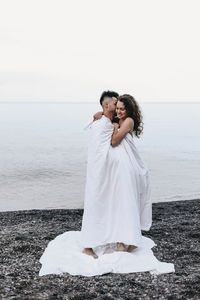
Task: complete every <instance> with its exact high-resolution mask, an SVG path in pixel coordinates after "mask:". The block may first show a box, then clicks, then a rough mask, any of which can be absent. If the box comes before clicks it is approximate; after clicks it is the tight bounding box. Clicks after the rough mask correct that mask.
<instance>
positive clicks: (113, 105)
mask: <svg viewBox="0 0 200 300" xmlns="http://www.w3.org/2000/svg"><path fill="white" fill-rule="evenodd" d="M116 105H117V98H115V97H112V101H111V102H109V103H108V111H109V112H112V113H115V111H116Z"/></svg>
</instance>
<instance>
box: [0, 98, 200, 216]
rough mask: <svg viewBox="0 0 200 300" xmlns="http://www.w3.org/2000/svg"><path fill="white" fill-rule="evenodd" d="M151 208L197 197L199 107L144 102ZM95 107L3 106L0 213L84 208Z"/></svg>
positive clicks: (140, 142) (143, 145) (143, 149)
mask: <svg viewBox="0 0 200 300" xmlns="http://www.w3.org/2000/svg"><path fill="white" fill-rule="evenodd" d="M140 106H141V109H142V112H143V115H144V134H143V135H142V137H141V138H140V139H137V138H135V142H136V145H137V147H138V150H139V152H140V154H141V156H142V158H143V159H144V161H145V162H146V164H147V165H148V167H149V170H150V174H151V184H152V200H153V202H160V201H173V200H185V199H197V198H200V130H199V128H200V112H199V109H200V104H195V103H193V104H190V103H182V104H181V103H179V104H176V103H171V104H167V103H141V104H140ZM98 110H100V106H99V105H98V104H95V103H28V102H27V103H0V136H1V147H0V155H1V156H0V157H1V159H0V210H1V211H5V210H18V209H33V208H40V209H45V208H82V207H83V201H84V185H85V172H86V159H87V142H88V132H87V131H84V130H83V127H84V125H85V123H86V122H87V121H88V120H89V119H90V117H91V116H92V115H93V114H94V113H95V112H96V111H98Z"/></svg>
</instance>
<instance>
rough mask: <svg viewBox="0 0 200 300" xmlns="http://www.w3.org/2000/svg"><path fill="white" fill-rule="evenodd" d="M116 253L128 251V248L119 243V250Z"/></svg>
mask: <svg viewBox="0 0 200 300" xmlns="http://www.w3.org/2000/svg"><path fill="white" fill-rule="evenodd" d="M116 251H127V250H126V247H125V245H124V244H123V243H117V250H116Z"/></svg>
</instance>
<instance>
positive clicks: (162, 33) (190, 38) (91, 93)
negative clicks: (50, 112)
mask: <svg viewBox="0 0 200 300" xmlns="http://www.w3.org/2000/svg"><path fill="white" fill-rule="evenodd" d="M0 7H1V8H0V101H7V100H12V101H15V100H22V101H25V100H28V101H39V100H55V101H57V100H59V101H60V100H63V101H96V100H97V99H98V98H99V95H100V94H101V92H102V91H103V90H105V89H114V90H116V91H118V92H119V93H130V94H133V95H134V96H135V97H136V99H139V100H141V101H200V88H199V79H200V56H199V53H200V40H199V28H200V18H199V9H200V1H199V0H101V1H100V0H99V1H97V0H64V1H62V0H54V1H52V0H17V1H16V0H6V1H2V0H0Z"/></svg>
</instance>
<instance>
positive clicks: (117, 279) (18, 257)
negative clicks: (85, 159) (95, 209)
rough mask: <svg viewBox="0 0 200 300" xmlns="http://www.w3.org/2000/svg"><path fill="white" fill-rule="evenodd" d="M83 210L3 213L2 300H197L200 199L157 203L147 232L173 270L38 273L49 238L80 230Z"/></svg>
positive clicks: (199, 287)
mask: <svg viewBox="0 0 200 300" xmlns="http://www.w3.org/2000/svg"><path fill="white" fill-rule="evenodd" d="M82 214H83V210H82V209H74V210H73V209H70V210H69V209H68V210H64V209H62V210H61V209H60V210H59V209H54V210H26V211H11V212H0V224H1V235H0V243H1V248H0V251H1V255H0V259H1V272H0V299H34V300H40V299H74V300H75V299H76V300H78V299H81V300H82V299H145V300H146V299H159V300H160V299H184V300H185V299H199V295H200V272H199V271H200V254H199V253H200V252H199V249H200V230H199V228H200V200H189V201H177V202H167V203H154V204H153V225H152V227H151V230H150V231H149V232H143V234H144V235H145V236H148V237H150V238H152V239H153V240H154V242H155V243H156V244H157V246H156V247H154V248H153V252H154V254H155V256H156V257H157V258H158V259H159V260H161V261H165V262H171V263H174V265H175V273H170V274H162V275H159V276H157V277H156V276H152V275H150V273H149V272H145V273H131V274H113V273H109V274H105V275H103V276H94V277H84V276H72V275H69V274H67V273H64V274H62V275H46V276H42V277H39V276H38V273H39V270H40V267H41V264H40V263H39V259H40V257H41V255H42V253H43V251H44V249H45V248H46V246H47V244H48V242H49V241H51V240H52V239H54V238H55V237H56V236H57V235H59V234H61V233H63V232H65V231H70V230H80V228H81V220H82Z"/></svg>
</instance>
